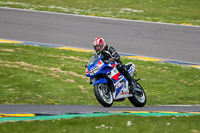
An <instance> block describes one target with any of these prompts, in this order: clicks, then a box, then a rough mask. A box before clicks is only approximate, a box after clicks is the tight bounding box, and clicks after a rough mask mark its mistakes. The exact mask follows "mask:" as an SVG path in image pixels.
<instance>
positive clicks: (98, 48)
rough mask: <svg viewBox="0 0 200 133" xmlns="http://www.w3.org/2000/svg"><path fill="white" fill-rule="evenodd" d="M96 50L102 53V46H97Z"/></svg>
mask: <svg viewBox="0 0 200 133" xmlns="http://www.w3.org/2000/svg"><path fill="white" fill-rule="evenodd" d="M94 49H95V50H96V52H101V49H102V46H101V45H96V46H94Z"/></svg>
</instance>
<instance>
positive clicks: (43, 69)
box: [0, 44, 200, 106]
mask: <svg viewBox="0 0 200 133" xmlns="http://www.w3.org/2000/svg"><path fill="white" fill-rule="evenodd" d="M92 55H93V53H83V52H74V51H67V50H60V49H55V48H47V47H36V46H25V45H20V44H0V90H1V97H0V104H71V105H99V103H98V102H97V100H96V99H95V96H94V92H93V86H92V85H90V84H89V79H88V78H86V77H85V68H84V66H85V64H87V61H88V60H89V58H90V57H91V56H92ZM122 61H123V62H124V63H128V62H133V63H134V64H135V65H136V70H137V73H138V78H139V77H140V78H142V80H141V81H140V82H139V83H140V84H141V85H142V86H143V88H144V89H145V91H146V94H147V100H148V102H147V105H164V104H199V103H200V102H199V101H200V91H199V89H200V78H199V77H200V69H196V68H191V67H183V66H179V65H173V64H167V63H165V64H163V63H155V62H148V61H140V60H130V59H125V58H122ZM114 105H130V106H131V104H130V102H129V101H128V100H126V101H124V102H120V103H117V102H116V103H114Z"/></svg>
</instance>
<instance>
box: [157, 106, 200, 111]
mask: <svg viewBox="0 0 200 133" xmlns="http://www.w3.org/2000/svg"><path fill="white" fill-rule="evenodd" d="M160 106H173V107H193V106H195V107H200V105H160ZM199 110H200V108H199Z"/></svg>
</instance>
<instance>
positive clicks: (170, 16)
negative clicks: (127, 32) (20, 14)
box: [0, 0, 200, 25]
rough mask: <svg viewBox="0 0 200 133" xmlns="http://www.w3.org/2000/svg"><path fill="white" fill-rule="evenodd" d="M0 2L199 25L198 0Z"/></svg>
mask: <svg viewBox="0 0 200 133" xmlns="http://www.w3.org/2000/svg"><path fill="white" fill-rule="evenodd" d="M0 6H4V7H15V8H24V9H33V10H42V11H53V12H64V13H72V14H84V15H92V16H103V17H112V18H124V19H133V20H145V21H154V22H167V23H177V24H188V25H200V18H199V14H200V8H199V6H200V1H199V0H190V1H188V0H101V1H97V0H84V1H82V0H73V1H71V0H43V1H41V0H28V1H27V0H1V1H0Z"/></svg>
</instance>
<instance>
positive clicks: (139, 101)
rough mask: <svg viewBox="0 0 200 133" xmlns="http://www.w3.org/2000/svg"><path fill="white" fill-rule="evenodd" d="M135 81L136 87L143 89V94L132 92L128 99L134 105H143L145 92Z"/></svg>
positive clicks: (145, 99)
mask: <svg viewBox="0 0 200 133" xmlns="http://www.w3.org/2000/svg"><path fill="white" fill-rule="evenodd" d="M136 83H137V87H138V88H140V89H142V90H143V94H142V95H141V96H140V95H137V94H133V96H132V97H129V98H128V99H129V101H130V102H131V103H132V104H133V105H134V106H135V107H143V106H144V105H145V104H146V101H147V98H146V94H145V92H144V89H143V88H142V86H141V85H140V84H139V83H138V82H136Z"/></svg>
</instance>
